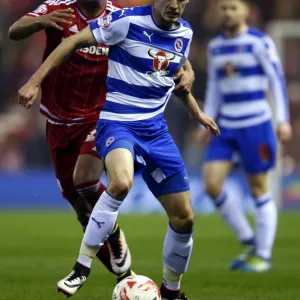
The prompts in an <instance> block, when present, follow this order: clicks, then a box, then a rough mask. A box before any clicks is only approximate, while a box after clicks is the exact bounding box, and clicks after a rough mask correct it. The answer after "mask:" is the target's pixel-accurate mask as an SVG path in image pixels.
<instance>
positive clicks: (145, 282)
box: [112, 275, 161, 300]
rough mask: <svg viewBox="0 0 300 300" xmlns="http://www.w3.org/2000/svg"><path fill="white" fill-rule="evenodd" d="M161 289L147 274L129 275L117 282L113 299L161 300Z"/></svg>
mask: <svg viewBox="0 0 300 300" xmlns="http://www.w3.org/2000/svg"><path fill="white" fill-rule="evenodd" d="M160 299H161V297H160V290H159V288H158V287H157V285H156V284H155V282H154V281H153V280H151V279H150V278H148V277H146V276H141V275H136V276H129V277H126V278H125V279H123V280H122V281H121V282H119V283H118V284H117V286H116V287H115V289H114V291H113V295H112V300H160Z"/></svg>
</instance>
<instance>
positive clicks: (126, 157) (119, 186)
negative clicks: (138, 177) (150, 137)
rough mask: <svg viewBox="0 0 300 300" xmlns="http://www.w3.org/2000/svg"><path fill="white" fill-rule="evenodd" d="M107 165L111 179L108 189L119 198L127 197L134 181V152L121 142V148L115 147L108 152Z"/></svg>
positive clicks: (108, 175)
mask: <svg viewBox="0 0 300 300" xmlns="http://www.w3.org/2000/svg"><path fill="white" fill-rule="evenodd" d="M120 142H121V141H120ZM123 145H124V144H123ZM105 166H106V171H107V177H108V181H109V187H108V191H109V192H110V193H112V195H113V196H116V197H117V198H119V197H121V198H123V197H125V196H126V195H127V193H128V192H129V190H130V189H131V186H132V183H133V175H134V163H133V156H132V152H131V151H130V150H128V149H127V148H125V147H124V146H123V147H122V145H121V144H120V148H115V149H113V150H111V151H110V152H109V153H108V154H107V156H106V158H105Z"/></svg>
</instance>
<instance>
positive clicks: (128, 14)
mask: <svg viewBox="0 0 300 300" xmlns="http://www.w3.org/2000/svg"><path fill="white" fill-rule="evenodd" d="M187 2H188V0H185V1H179V0H175V1H174V0H156V1H155V4H154V6H152V5H149V6H142V7H134V8H132V9H123V10H119V11H116V12H113V13H112V14H110V15H108V16H105V17H103V18H100V19H99V20H97V21H94V22H92V23H91V24H90V27H89V28H86V29H84V30H83V31H81V32H80V33H78V34H76V35H74V36H72V37H70V38H69V39H67V40H65V41H64V42H63V43H62V44H61V45H60V46H58V47H57V49H56V50H55V51H53V52H52V54H51V55H50V56H49V57H48V59H47V60H46V61H45V62H44V64H43V65H42V66H41V67H40V68H39V70H38V71H37V72H36V73H35V74H34V75H33V76H32V78H31V80H30V81H29V82H28V83H27V84H26V85H25V86H24V87H23V88H22V89H20V91H19V101H20V103H21V104H22V105H23V106H25V107H27V106H28V105H31V103H33V101H34V100H35V99H36V97H37V93H38V88H39V86H40V84H41V82H42V81H43V80H44V78H45V77H46V76H47V74H49V73H50V72H51V71H52V69H54V68H55V67H56V66H58V65H59V64H61V63H63V61H64V59H66V58H67V57H68V56H69V55H70V54H71V53H72V52H74V51H76V49H78V48H80V47H81V46H82V45H83V44H85V45H90V46H91V45H95V44H97V43H105V44H108V45H111V48H110V54H109V70H108V77H107V86H108V93H107V96H106V102H105V104H104V107H103V109H102V111H101V113H100V119H99V121H98V125H97V140H96V145H97V150H98V152H99V154H100V155H101V157H103V159H105V167H106V171H107V173H108V178H109V186H108V189H107V191H105V192H104V193H103V194H102V195H101V197H100V199H99V201H98V202H97V204H96V205H95V207H94V209H93V212H92V215H91V218H90V220H89V224H88V226H87V230H86V232H85V235H84V238H83V241H82V244H81V248H80V255H79V257H78V261H77V262H76V264H75V266H74V268H73V270H72V272H71V273H70V274H69V275H68V276H67V277H66V278H64V279H62V280H60V281H59V282H58V284H57V286H58V289H59V290H61V291H63V292H64V293H65V294H67V295H68V296H72V295H73V294H75V293H76V292H77V291H78V290H79V289H80V288H81V286H82V285H83V284H84V283H85V281H86V279H87V277H88V276H89V273H90V268H91V264H92V260H93V258H94V257H95V254H96V253H97V251H98V249H99V248H100V247H101V246H102V245H103V242H104V241H105V240H106V238H107V236H108V235H109V234H110V232H111V230H112V229H113V226H114V223H115V221H116V219H117V216H118V212H119V208H120V206H121V204H122V201H123V200H124V199H125V197H126V196H127V194H128V192H129V191H130V189H131V186H132V183H133V175H134V172H138V173H142V174H143V178H144V181H145V182H146V183H147V185H148V187H149V189H150V191H151V192H152V193H153V195H155V196H156V197H157V199H158V200H159V201H160V203H161V204H162V206H163V207H164V209H165V211H166V212H167V214H168V217H169V222H170V224H169V226H168V232H167V235H166V238H165V243H164V249H163V257H164V269H163V284H162V286H161V294H162V299H166V300H171V299H187V298H186V297H185V296H184V294H182V293H181V291H180V282H181V278H182V275H183V273H185V272H186V270H187V267H188V263H189V260H190V256H191V252H192V247H193V240H192V234H193V218H194V215H193V211H192V208H191V199H190V192H189V182H188V175H187V171H186V169H185V165H184V162H183V160H182V158H181V156H180V153H179V150H178V148H177V147H176V145H175V143H174V141H173V139H172V137H171V135H170V134H169V132H168V128H167V125H166V122H165V120H164V110H165V107H166V105H167V103H168V100H169V98H170V96H171V93H172V92H173V90H174V87H175V83H174V75H175V74H176V71H177V70H178V69H179V68H180V67H181V66H182V65H183V64H184V62H185V61H186V59H187V57H188V54H189V49H190V44H191V40H192V35H193V31H192V30H191V27H190V25H189V24H188V23H187V22H186V21H184V20H182V19H181V18H180V17H181V15H182V13H183V11H184V8H185V5H186V4H187ZM162 49H163V50H162ZM123 74H128V76H124V75H123ZM180 98H181V100H182V102H183V103H184V104H185V106H186V107H187V109H188V111H189V113H190V115H191V116H192V117H193V118H194V119H195V121H197V122H198V123H200V124H202V125H204V126H205V127H207V129H210V130H211V131H212V132H213V133H214V134H216V135H218V134H219V130H218V127H217V125H216V124H215V123H214V121H213V120H212V119H210V118H208V117H207V116H206V115H204V114H203V112H201V111H200V109H199V107H198V105H197V103H196V101H195V99H194V98H193V96H192V95H191V94H190V93H186V94H182V95H181V97H180Z"/></svg>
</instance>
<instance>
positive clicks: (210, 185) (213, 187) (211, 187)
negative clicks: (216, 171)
mask: <svg viewBox="0 0 300 300" xmlns="http://www.w3.org/2000/svg"><path fill="white" fill-rule="evenodd" d="M204 184H205V192H206V193H207V194H208V195H209V196H210V197H211V198H212V199H215V198H217V197H218V196H219V195H220V194H221V192H222V188H223V183H221V182H218V181H215V180H213V178H210V179H208V180H205V183H204Z"/></svg>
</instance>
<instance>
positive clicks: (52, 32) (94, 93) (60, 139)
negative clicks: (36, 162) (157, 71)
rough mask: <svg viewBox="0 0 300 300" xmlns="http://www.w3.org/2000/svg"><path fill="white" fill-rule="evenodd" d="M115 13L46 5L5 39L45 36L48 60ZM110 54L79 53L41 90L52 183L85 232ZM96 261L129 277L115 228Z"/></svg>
mask: <svg viewBox="0 0 300 300" xmlns="http://www.w3.org/2000/svg"><path fill="white" fill-rule="evenodd" d="M117 9H119V6H118V5H116V4H114V3H112V2H110V1H107V0H49V1H46V2H44V3H43V4H41V5H40V6H39V7H38V8H37V9H36V10H35V11H33V12H31V13H29V14H27V15H26V16H24V17H22V18H21V19H20V20H18V21H17V22H16V23H15V24H13V25H12V26H11V28H10V30H9V36H10V38H11V39H14V40H20V39H23V38H26V37H28V36H30V35H31V34H33V33H35V32H37V31H40V30H45V33H46V37H47V46H46V50H45V54H44V59H46V58H47V57H48V55H49V54H50V53H51V52H52V51H53V50H54V49H55V48H56V47H57V46H58V45H59V44H60V42H61V41H62V39H65V38H67V37H69V36H70V35H73V34H76V33H77V32H79V31H81V30H82V29H84V28H85V27H86V26H88V23H89V22H91V21H92V20H94V19H97V18H99V17H101V16H102V17H103V16H105V15H106V14H108V13H110V12H112V11H114V10H117ZM108 52H109V48H108V47H107V46H105V45H99V46H97V47H95V46H93V47H90V48H82V49H80V50H78V51H77V52H76V53H74V54H73V55H72V57H71V58H70V59H68V60H67V61H66V62H65V63H64V64H62V65H61V66H60V67H58V68H57V69H56V70H55V71H54V72H53V73H51V75H49V76H48V77H47V78H46V79H45V81H44V82H43V84H42V86H41V88H42V98H41V104H40V111H41V113H42V114H44V115H45V116H46V117H47V118H48V121H47V128H46V135H47V143H48V146H49V151H50V154H51V157H52V161H53V164H54V167H55V173H56V177H57V180H58V183H59V186H60V188H61V190H62V193H63V195H64V197H65V198H66V199H67V200H68V201H69V202H70V203H71V205H72V206H73V208H74V210H75V211H76V213H77V216H78V220H79V222H80V223H81V225H82V226H83V227H85V226H86V225H87V223H88V218H89V213H90V212H91V208H92V207H93V206H94V205H95V204H96V202H97V200H98V199H99V197H100V195H101V193H102V192H103V190H104V189H105V187H104V186H103V185H101V183H100V182H99V177H100V175H101V173H102V172H103V169H104V166H103V162H102V161H101V159H100V158H99V157H98V155H97V152H96V148H95V133H96V130H95V126H96V122H97V120H98V118H99V112H100V110H101V108H102V106H103V104H104V101H105V97H106V92H107V90H106V76H107V70H108ZM184 68H185V70H186V72H183V73H180V74H178V78H179V80H178V81H179V82H178V85H177V91H178V92H186V91H187V90H189V89H190V87H191V86H192V83H193V80H194V74H193V71H192V68H191V66H190V64H189V62H187V63H186V64H185V66H184ZM98 258H99V259H100V260H101V261H102V262H103V263H104V264H105V265H106V267H107V268H108V269H109V270H110V271H111V272H113V273H114V274H116V275H118V276H119V275H121V277H120V278H123V277H125V276H127V275H130V274H131V271H130V265H131V256H130V252H129V248H128V246H127V244H126V239H125V236H124V233H123V232H122V230H120V228H119V226H118V225H117V224H116V227H115V229H114V231H113V232H112V234H111V235H110V236H109V237H108V240H107V243H106V247H102V248H101V249H100V252H99V253H98Z"/></svg>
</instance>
